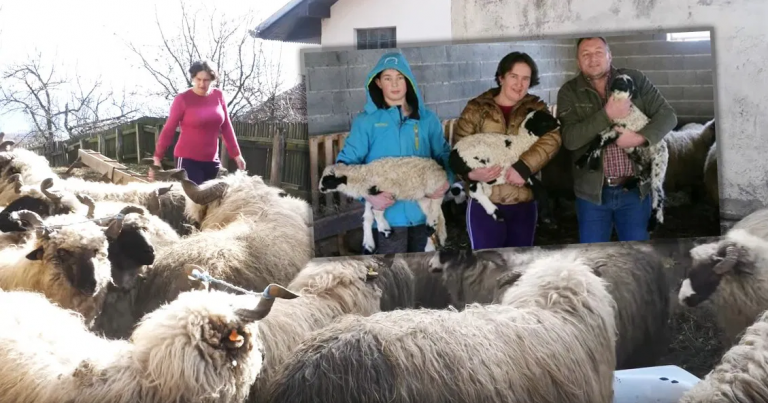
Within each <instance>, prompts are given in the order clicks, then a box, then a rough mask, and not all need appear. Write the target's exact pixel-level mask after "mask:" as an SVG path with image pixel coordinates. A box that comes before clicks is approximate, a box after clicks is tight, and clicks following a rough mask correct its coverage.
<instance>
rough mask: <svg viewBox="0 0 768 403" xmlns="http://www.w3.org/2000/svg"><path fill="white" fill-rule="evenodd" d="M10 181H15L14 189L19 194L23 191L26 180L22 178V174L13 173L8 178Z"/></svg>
mask: <svg viewBox="0 0 768 403" xmlns="http://www.w3.org/2000/svg"><path fill="white" fill-rule="evenodd" d="M8 183H13V184H14V186H13V191H14V192H16V193H17V194H19V193H21V187H22V186H24V182H23V181H22V180H21V174H13V175H11V177H10V178H8Z"/></svg>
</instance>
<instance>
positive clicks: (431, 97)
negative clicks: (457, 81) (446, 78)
mask: <svg viewBox="0 0 768 403" xmlns="http://www.w3.org/2000/svg"><path fill="white" fill-rule="evenodd" d="M424 88H425V89H424V102H425V103H434V102H443V101H446V100H448V99H450V93H451V86H449V85H445V84H428V85H425V86H424Z"/></svg>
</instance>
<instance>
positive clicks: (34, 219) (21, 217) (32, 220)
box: [11, 210, 49, 238]
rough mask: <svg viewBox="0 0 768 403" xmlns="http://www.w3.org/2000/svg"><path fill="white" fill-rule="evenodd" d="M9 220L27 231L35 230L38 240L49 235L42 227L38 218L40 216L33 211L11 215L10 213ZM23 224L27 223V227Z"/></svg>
mask: <svg viewBox="0 0 768 403" xmlns="http://www.w3.org/2000/svg"><path fill="white" fill-rule="evenodd" d="M11 219H12V220H14V221H17V222H19V225H21V227H22V228H24V229H26V230H27V231H30V230H32V229H37V236H38V237H39V238H42V237H45V236H46V235H48V234H49V231H48V229H47V228H45V227H44V226H43V219H42V217H40V215H39V214H37V213H35V212H34V211H29V210H19V211H14V212H13V213H11ZM25 222H26V223H28V224H29V225H25ZM35 227H37V228H35Z"/></svg>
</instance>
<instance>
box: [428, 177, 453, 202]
mask: <svg viewBox="0 0 768 403" xmlns="http://www.w3.org/2000/svg"><path fill="white" fill-rule="evenodd" d="M450 186H451V185H449V184H448V181H445V183H443V186H440V189H437V190H436V191H435V193H432V194H431V195H429V196H427V197H429V198H430V199H442V198H443V196H445V192H446V191H447V190H448V188H449V187H450Z"/></svg>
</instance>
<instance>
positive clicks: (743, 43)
mask: <svg viewBox="0 0 768 403" xmlns="http://www.w3.org/2000/svg"><path fill="white" fill-rule="evenodd" d="M414 2H415V1H414ZM535 4H538V8H537V7H536V5H535ZM766 16H768V1H766V0H731V1H724V0H613V1H612V2H611V3H610V6H608V4H607V2H606V1H605V0H569V1H563V0H541V1H537V2H532V1H530V0H453V7H452V21H453V23H452V28H453V39H454V40H455V41H462V40H471V41H483V40H486V41H487V40H498V38H503V37H507V38H541V37H543V36H555V35H556V36H559V37H565V36H569V37H576V36H577V35H583V34H587V33H589V34H600V33H602V34H628V33H634V32H638V31H641V30H646V32H647V31H648V30H654V31H656V32H663V31H670V30H680V31H695V30H700V29H701V28H704V29H708V28H711V27H713V28H714V34H713V36H712V53H713V56H714V57H715V69H714V70H715V79H714V81H715V103H716V105H715V116H716V119H717V143H718V152H719V155H718V167H719V171H720V201H721V202H720V217H721V220H733V219H738V218H740V217H743V216H744V215H746V214H749V213H751V212H752V211H754V210H755V209H757V208H760V207H764V206H767V205H768V158H766V155H768V141H767V140H766V138H768V137H767V135H768V114H767V113H766V112H765V111H766V110H768V69H766V68H765V66H766V64H767V63H768V52H766V46H765V44H766V43H768V29H766V28H765V27H764V26H763V24H764V20H765V17H766ZM727 224H728V223H726V225H727Z"/></svg>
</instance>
